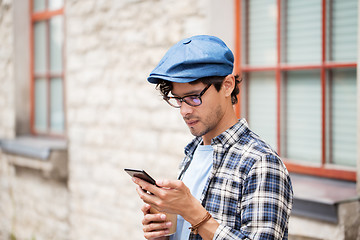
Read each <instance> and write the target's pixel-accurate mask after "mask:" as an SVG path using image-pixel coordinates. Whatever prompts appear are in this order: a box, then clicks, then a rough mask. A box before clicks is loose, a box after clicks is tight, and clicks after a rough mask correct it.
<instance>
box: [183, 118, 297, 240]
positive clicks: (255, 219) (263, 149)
mask: <svg viewBox="0 0 360 240" xmlns="http://www.w3.org/2000/svg"><path fill="white" fill-rule="evenodd" d="M201 142H202V138H201V137H197V138H195V139H194V140H193V141H192V142H191V143H190V144H189V145H188V146H187V147H186V148H185V154H186V156H185V158H184V160H183V161H182V163H181V165H180V169H181V170H182V172H183V171H184V168H185V166H186V165H187V163H188V162H189V161H191V159H192V157H193V153H194V151H195V149H196V147H197V145H198V144H200V143H201ZM211 145H212V147H213V148H214V160H213V169H212V172H211V173H210V177H209V179H208V180H207V183H206V185H205V188H204V190H203V193H202V196H201V199H200V201H201V202H202V205H203V206H204V207H205V208H206V210H208V211H209V213H210V214H211V215H212V217H213V218H214V219H216V220H217V221H218V222H219V223H220V226H219V227H218V228H217V230H216V232H215V235H214V239H287V237H288V220H289V215H290V212H291V208H292V201H293V191H292V186H291V181H290V177H289V173H288V171H287V169H286V167H285V165H284V164H283V162H282V161H281V160H280V158H279V156H278V155H277V153H276V152H275V151H273V150H272V149H271V147H270V146H269V145H268V144H266V143H265V142H264V141H262V140H261V139H260V138H259V137H258V136H257V135H256V134H255V133H253V132H252V131H251V130H250V129H249V128H248V126H247V123H246V121H245V120H244V119H241V120H239V122H238V123H237V124H235V125H234V126H232V127H231V128H229V129H228V130H226V131H225V132H223V133H222V134H220V135H219V136H217V137H216V138H214V139H213V140H212V142H211ZM189 239H202V238H201V236H200V235H194V234H192V233H191V234H190V237H189Z"/></svg>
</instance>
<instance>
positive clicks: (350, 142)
mask: <svg viewBox="0 0 360 240" xmlns="http://www.w3.org/2000/svg"><path fill="white" fill-rule="evenodd" d="M330 88H331V93H330V96H331V106H332V107H331V130H332V135H331V140H332V142H331V144H332V146H331V150H332V162H333V163H335V164H340V165H346V166H354V167H355V166H356V156H357V149H356V146H357V140H356V127H357V124H356V114H357V113H356V112H357V111H356V70H355V69H336V70H333V74H332V84H331V86H330Z"/></svg>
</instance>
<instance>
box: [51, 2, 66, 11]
mask: <svg viewBox="0 0 360 240" xmlns="http://www.w3.org/2000/svg"><path fill="white" fill-rule="evenodd" d="M48 4H49V9H50V10H55V9H59V8H62V7H63V5H64V0H49V2H48Z"/></svg>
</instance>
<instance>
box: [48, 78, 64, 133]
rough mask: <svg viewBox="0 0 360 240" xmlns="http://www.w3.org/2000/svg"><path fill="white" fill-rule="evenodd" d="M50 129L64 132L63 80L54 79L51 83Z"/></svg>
mask: <svg viewBox="0 0 360 240" xmlns="http://www.w3.org/2000/svg"><path fill="white" fill-rule="evenodd" d="M50 96H51V97H50V104H51V105H50V107H51V110H50V111H51V113H50V127H51V130H52V131H55V132H63V131H64V111H63V103H64V101H63V83H62V79H61V78H53V79H51V83H50Z"/></svg>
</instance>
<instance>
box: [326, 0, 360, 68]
mask: <svg viewBox="0 0 360 240" xmlns="http://www.w3.org/2000/svg"><path fill="white" fill-rule="evenodd" d="M357 2H358V1H357V0H346V1H344V0H333V1H332V7H331V10H332V11H331V13H330V16H331V27H332V29H331V30H330V32H331V36H330V37H331V38H330V43H331V46H330V48H331V53H330V54H331V59H330V60H333V61H339V62H340V61H356V59H357V54H356V53H357V51H356V49H357V48H356V46H357V25H358V24H357V15H358V14H357V12H358V7H357Z"/></svg>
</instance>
